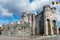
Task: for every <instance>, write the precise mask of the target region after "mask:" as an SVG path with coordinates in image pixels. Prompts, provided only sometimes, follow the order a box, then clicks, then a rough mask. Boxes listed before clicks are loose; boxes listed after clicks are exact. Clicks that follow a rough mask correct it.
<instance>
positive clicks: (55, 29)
mask: <svg viewBox="0 0 60 40" xmlns="http://www.w3.org/2000/svg"><path fill="white" fill-rule="evenodd" d="M52 23H53V33H54V34H57V26H56V21H55V20H53V21H52Z"/></svg>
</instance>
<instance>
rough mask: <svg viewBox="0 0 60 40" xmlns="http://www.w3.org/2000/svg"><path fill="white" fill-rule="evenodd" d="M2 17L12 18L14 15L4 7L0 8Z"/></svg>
mask: <svg viewBox="0 0 60 40" xmlns="http://www.w3.org/2000/svg"><path fill="white" fill-rule="evenodd" d="M0 16H6V17H12V16H13V14H12V13H10V12H8V10H7V9H4V8H3V7H1V6H0Z"/></svg>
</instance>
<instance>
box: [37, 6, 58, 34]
mask: <svg viewBox="0 0 60 40" xmlns="http://www.w3.org/2000/svg"><path fill="white" fill-rule="evenodd" d="M56 21H57V19H56V8H55V7H51V6H49V5H45V6H44V7H43V10H42V11H41V12H40V13H39V14H38V15H37V16H36V25H38V26H36V27H37V28H38V29H37V33H38V34H40V35H53V34H58V32H57V30H58V29H57V25H56Z"/></svg>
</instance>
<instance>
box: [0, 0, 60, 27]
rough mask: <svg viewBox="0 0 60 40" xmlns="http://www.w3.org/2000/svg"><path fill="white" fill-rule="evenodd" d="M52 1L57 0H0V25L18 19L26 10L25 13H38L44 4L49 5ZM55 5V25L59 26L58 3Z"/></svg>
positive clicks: (59, 13)
mask: <svg viewBox="0 0 60 40" xmlns="http://www.w3.org/2000/svg"><path fill="white" fill-rule="evenodd" d="M53 1H57V2H60V1H59V0H0V26H2V24H3V23H8V22H11V23H13V22H14V21H18V22H19V21H20V16H21V15H22V14H23V13H22V12H24V11H25V10H26V12H27V13H35V14H38V13H39V12H40V11H41V10H42V8H43V6H44V5H46V4H49V5H51V6H53V5H52V2H53ZM55 7H56V16H57V26H58V27H60V3H59V4H58V5H56V6H55Z"/></svg>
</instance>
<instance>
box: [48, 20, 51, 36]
mask: <svg viewBox="0 0 60 40" xmlns="http://www.w3.org/2000/svg"><path fill="white" fill-rule="evenodd" d="M47 24H48V25H47V26H48V35H51V25H50V20H49V19H47Z"/></svg>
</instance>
